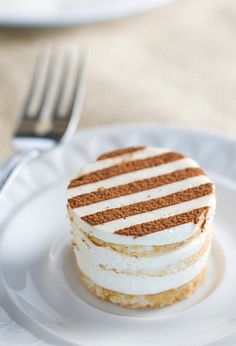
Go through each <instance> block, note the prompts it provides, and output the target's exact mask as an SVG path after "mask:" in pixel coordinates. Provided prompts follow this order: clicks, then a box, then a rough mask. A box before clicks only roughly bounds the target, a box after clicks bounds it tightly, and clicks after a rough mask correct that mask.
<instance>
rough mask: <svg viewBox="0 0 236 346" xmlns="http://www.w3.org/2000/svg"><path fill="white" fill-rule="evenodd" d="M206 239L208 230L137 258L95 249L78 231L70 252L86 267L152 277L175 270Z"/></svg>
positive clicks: (197, 250)
mask: <svg viewBox="0 0 236 346" xmlns="http://www.w3.org/2000/svg"><path fill="white" fill-rule="evenodd" d="M209 236H210V231H208V232H205V233H202V234H201V235H200V236H199V237H197V238H195V239H193V240H192V241H191V242H189V243H186V244H183V245H182V246H180V247H178V248H176V249H174V250H171V251H167V252H166V253H159V254H156V255H152V256H137V257H134V256H127V255H125V254H122V253H119V252H117V251H114V250H112V249H111V248H109V247H103V246H97V245H95V244H94V243H93V242H91V241H90V240H89V239H88V238H87V237H86V235H85V234H84V233H82V232H80V234H77V236H76V237H73V240H74V242H75V243H76V247H77V248H75V249H74V250H75V252H78V259H80V258H81V257H82V258H83V260H84V261H86V262H88V263H89V265H90V266H94V267H99V268H103V269H104V270H114V271H115V272H117V273H119V272H122V271H123V272H124V271H125V272H130V273H138V272H142V273H143V274H145V275H153V274H154V273H158V272H163V271H164V272H165V268H166V271H167V272H172V271H173V272H174V271H176V268H177V269H178V267H179V264H180V263H181V262H182V261H184V260H186V259H188V258H190V257H192V256H194V255H197V253H198V252H199V251H200V250H201V249H202V248H203V247H204V245H205V242H206V239H207V238H209ZM207 243H208V242H207ZM85 274H86V273H85Z"/></svg>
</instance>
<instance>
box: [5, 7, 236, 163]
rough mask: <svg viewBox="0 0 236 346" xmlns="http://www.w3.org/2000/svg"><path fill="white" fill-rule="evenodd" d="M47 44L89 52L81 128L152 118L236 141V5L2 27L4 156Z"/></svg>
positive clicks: (164, 10) (169, 8) (158, 10)
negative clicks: (53, 25) (75, 23)
mask: <svg viewBox="0 0 236 346" xmlns="http://www.w3.org/2000/svg"><path fill="white" fill-rule="evenodd" d="M42 41H48V42H55V43H57V42H68V43H70V42H73V43H76V44H78V45H81V46H86V47H87V48H88V50H89V56H90V59H89V76H88V87H87V94H86V100H85V106H84V109H83V117H82V120H81V123H80V126H81V127H83V126H92V125H97V124H104V123H113V122H127V121H129V122H130V121H144V120H145V121H149V120H150V121H156V122H177V123H181V124H185V125H191V126H194V127H195V126H198V127H207V128H214V129H219V130H223V131H225V132H226V133H227V134H234V135H235V136H236V96H235V95H236V1H235V0H176V1H175V2H173V3H171V4H170V5H167V6H163V7H160V8H156V9H155V10H151V11H148V12H145V13H142V14H139V15H136V16H133V17H129V18H124V19H118V20H115V21H112V22H106V23H101V24H96V25H90V26H84V27H73V28H61V29H41V30H38V29H27V30H22V29H21V30H19V29H2V30H0V76H1V85H0V138H1V145H0V158H3V157H5V156H7V155H8V154H9V153H10V152H11V150H12V149H11V145H10V135H11V132H12V130H13V126H14V124H15V120H16V117H17V114H18V112H19V109H20V104H21V102H22V99H23V96H24V92H25V90H26V87H27V85H28V82H29V78H30V73H31V70H32V67H33V62H34V58H35V55H36V52H37V48H38V46H39V44H40V43H41V42H42Z"/></svg>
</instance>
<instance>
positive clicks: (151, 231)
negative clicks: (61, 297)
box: [68, 147, 216, 308]
mask: <svg viewBox="0 0 236 346" xmlns="http://www.w3.org/2000/svg"><path fill="white" fill-rule="evenodd" d="M214 190H215V189H214V184H213V182H212V181H211V180H210V179H209V177H208V176H207V175H206V174H205V173H204V171H203V170H202V169H201V168H200V167H199V165H198V164H197V163H196V162H195V161H194V160H192V159H191V158H187V157H185V156H184V155H183V154H181V153H178V152H176V151H172V150H170V149H164V148H154V147H129V148H122V149H118V150H115V151H112V152H108V153H106V154H104V155H101V156H100V157H98V159H97V161H95V162H93V163H89V164H87V165H86V166H84V167H83V168H82V169H81V170H80V172H79V173H78V175H77V176H76V177H75V178H74V179H73V180H72V181H71V182H70V184H69V187H68V212H69V215H70V220H71V226H72V239H73V247H74V252H75V256H76V260H77V263H78V268H79V272H80V276H81V279H82V282H83V283H84V285H85V286H86V287H87V288H88V289H89V290H90V291H91V292H92V293H93V294H95V295H96V296H98V297H100V298H102V299H105V300H109V301H111V302H114V303H116V304H120V305H122V306H126V307H132V308H140V307H161V306H164V305H167V304H173V303H175V302H177V301H179V300H181V299H184V298H186V297H188V296H190V295H191V294H192V293H193V292H194V291H195V289H196V288H197V287H198V285H199V284H200V283H201V282H202V281H203V279H204V277H205V275H206V270H207V260H208V256H209V252H210V247H211V239H212V230H211V222H212V219H213V216H214V213H215V203H216V199H215V191H214Z"/></svg>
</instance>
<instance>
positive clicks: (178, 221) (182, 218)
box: [115, 207, 208, 237]
mask: <svg viewBox="0 0 236 346" xmlns="http://www.w3.org/2000/svg"><path fill="white" fill-rule="evenodd" d="M207 211H208V207H203V208H198V209H194V210H191V211H188V212H185V213H182V214H178V215H174V216H170V217H167V218H163V219H159V220H155V221H150V222H146V223H142V224H138V225H134V226H131V227H127V228H123V229H120V230H117V231H116V232H115V234H120V235H125V236H133V237H142V236H145V235H148V234H151V233H155V232H159V231H163V230H165V229H167V228H171V227H175V226H179V225H183V224H185V223H188V222H193V223H195V224H197V223H198V221H199V219H200V217H201V216H202V215H207ZM205 217H206V216H205Z"/></svg>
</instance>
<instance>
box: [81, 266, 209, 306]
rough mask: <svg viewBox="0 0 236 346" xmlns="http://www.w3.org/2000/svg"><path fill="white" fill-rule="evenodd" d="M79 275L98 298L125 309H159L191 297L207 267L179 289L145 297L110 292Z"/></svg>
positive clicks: (204, 275)
mask: <svg viewBox="0 0 236 346" xmlns="http://www.w3.org/2000/svg"><path fill="white" fill-rule="evenodd" d="M79 273H80V278H81V281H82V283H83V284H84V286H85V287H86V288H87V289H88V290H89V291H90V292H91V293H92V294H94V295H95V296H97V297H98V298H101V299H103V300H107V301H110V302H112V303H115V304H118V305H121V306H123V307H127V308H161V307H163V306H166V305H172V304H175V303H177V302H178V301H180V300H183V299H185V298H187V297H189V296H191V295H192V294H193V293H194V292H195V290H196V289H197V287H198V286H199V285H200V284H201V283H202V282H203V281H204V279H205V277H206V274H207V265H206V266H205V267H204V268H203V269H202V270H201V271H200V273H198V274H197V275H196V276H195V277H194V278H193V279H192V280H191V281H189V282H187V283H186V284H184V285H182V286H180V287H177V288H175V289H170V290H168V291H164V292H160V293H157V294H146V295H128V294H124V293H119V292H116V291H112V290H109V289H106V288H103V287H101V286H98V285H96V284H95V283H94V282H93V281H92V280H90V278H88V277H87V276H86V275H85V274H84V273H83V272H82V271H81V270H79Z"/></svg>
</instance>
